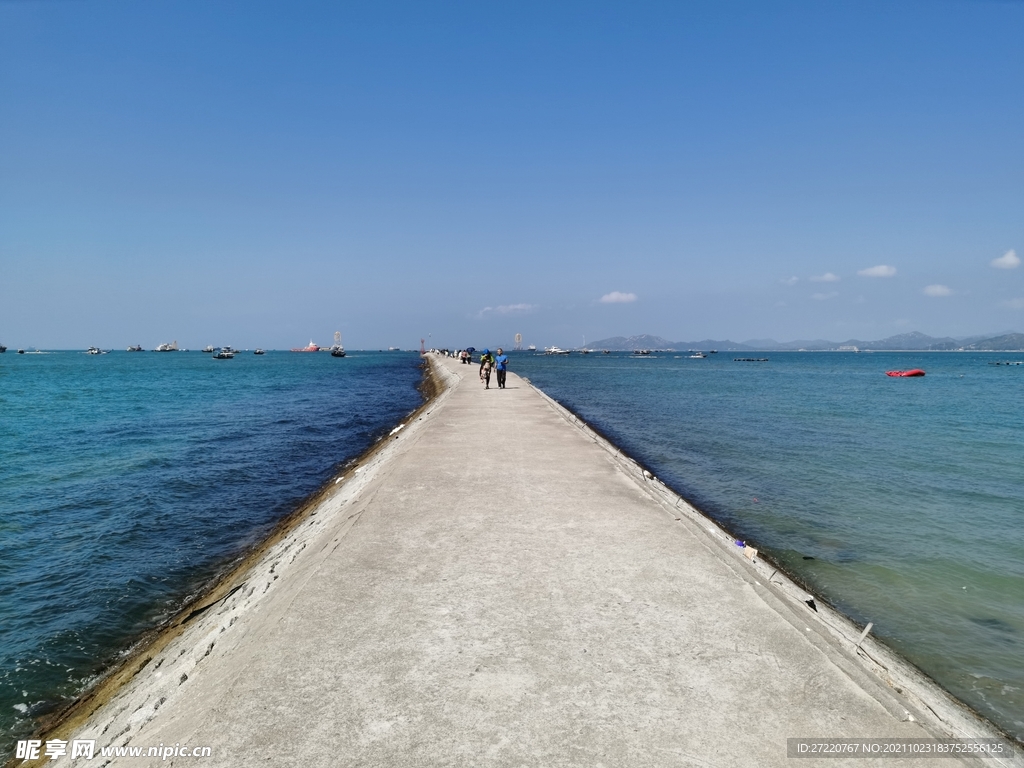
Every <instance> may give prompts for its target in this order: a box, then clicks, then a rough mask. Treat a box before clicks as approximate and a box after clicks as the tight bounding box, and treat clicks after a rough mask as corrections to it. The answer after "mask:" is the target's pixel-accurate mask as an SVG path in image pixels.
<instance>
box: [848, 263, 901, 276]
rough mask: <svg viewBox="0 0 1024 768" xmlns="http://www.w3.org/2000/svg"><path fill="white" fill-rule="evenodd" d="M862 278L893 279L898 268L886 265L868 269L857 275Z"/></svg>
mask: <svg viewBox="0 0 1024 768" xmlns="http://www.w3.org/2000/svg"><path fill="white" fill-rule="evenodd" d="M857 274H858V275H860V276H861V277H892V276H893V275H895V274H896V267H890V266H888V265H886V264H879V265H878V266H877V267H868V268H867V269H862V270H860V272H858V273H857Z"/></svg>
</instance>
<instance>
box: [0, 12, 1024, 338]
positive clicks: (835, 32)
mask: <svg viewBox="0 0 1024 768" xmlns="http://www.w3.org/2000/svg"><path fill="white" fill-rule="evenodd" d="M1022 40H1024V3H1017V2H942V1H941V0H938V1H936V0H930V1H929V2H898V1H893V2H871V1H870V0H867V1H864V0H858V1H857V2H769V3H765V2H728V1H725V2H707V3H700V2H686V3H683V2H680V3H643V2H617V3H601V2H594V1H592V0H591V1H588V2H579V3H572V2H563V3H557V2H556V3H552V2H544V3H529V2H505V3H499V2H473V3H469V2H467V3H387V2H373V3H370V2H366V3H301V4H296V3H284V2H280V3H261V2H238V3H229V2H160V1H155V2H153V1H147V2H138V1H136V2H109V1H104V2H88V1H86V0H77V1H72V2H56V1H52V0H51V1H47V2H25V1H17V2H9V1H5V0H0V105H2V107H0V342H2V343H5V344H8V345H13V346H38V347H41V348H47V347H50V348H76V347H84V346H88V345H90V344H97V345H99V346H104V347H124V346H127V345H128V344H134V343H141V344H143V345H144V346H146V347H152V346H155V345H156V344H157V343H159V342H161V341H170V340H172V339H177V340H179V342H180V343H181V344H183V345H185V346H191V347H198V346H202V345H204V344H207V343H210V344H215V345H217V344H227V343H230V344H233V345H235V346H248V347H252V346H264V347H273V348H282V347H290V346H297V345H302V344H305V343H306V342H307V341H309V339H310V337H312V338H313V339H314V340H316V341H318V342H320V343H328V342H329V341H330V337H331V334H332V333H333V331H335V330H341V331H342V332H343V334H344V340H345V344H346V346H349V347H352V348H378V347H386V346H391V345H395V346H402V347H412V346H415V345H418V341H419V338H420V337H427V336H428V334H429V338H430V340H431V341H432V342H434V343H435V344H436V345H447V346H453V347H454V346H460V345H465V344H474V345H475V346H482V345H492V346H493V345H495V344H497V343H505V344H506V345H508V344H509V343H510V341H511V339H512V337H513V335H514V334H515V333H516V332H521V333H522V334H523V336H524V339H525V342H526V343H534V344H537V345H538V346H543V345H548V344H559V345H563V346H578V345H579V344H580V343H581V341H582V337H583V336H584V335H585V336H586V337H587V339H589V340H596V339H599V338H602V337H606V336H612V335H620V334H621V335H631V334H636V333H652V334H657V335H661V336H664V337H666V338H669V339H672V340H697V339H702V338H707V337H712V338H718V339H724V338H727V337H728V338H732V339H734V340H737V341H741V340H744V339H749V338H764V337H774V338H776V339H779V340H790V339H795V338H816V337H824V338H829V339H833V340H840V341H841V340H845V339H847V338H851V337H857V338H862V339H877V338H882V337H885V336H889V335H892V334H894V333H901V332H905V331H909V330H920V331H923V332H925V333H928V334H931V335H955V336H959V335H968V334H980V333H988V332H993V333H994V332H1000V331H1006V330H1011V329H1014V330H1024V267H1021V266H1019V260H1020V258H1021V257H1024V140H1022V137H1024V45H1022V44H1021V41H1022ZM1008 254H1009V255H1008ZM993 262H995V265H993ZM877 267H889V268H890V269H888V270H884V269H879V270H876V271H875V273H871V272H865V271H866V270H871V269H872V268H877ZM603 298H604V300H603V301H602V299H603ZM616 299H617V300H616Z"/></svg>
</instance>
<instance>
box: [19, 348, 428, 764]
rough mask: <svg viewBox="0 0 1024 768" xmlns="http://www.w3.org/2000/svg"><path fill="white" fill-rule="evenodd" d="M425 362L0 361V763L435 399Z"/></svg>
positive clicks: (149, 357) (280, 355)
mask: <svg viewBox="0 0 1024 768" xmlns="http://www.w3.org/2000/svg"><path fill="white" fill-rule="evenodd" d="M420 376H421V372H420V360H419V356H418V355H416V354H410V353H402V352H393V353H361V352H355V353H350V354H349V356H348V357H346V358H344V359H336V358H332V357H330V356H329V355H327V354H325V353H321V354H291V353H287V352H269V353H267V354H266V355H265V356H261V357H257V356H254V355H253V354H251V353H243V354H239V355H238V356H237V357H236V358H235V359H234V360H213V359H211V357H210V355H204V354H201V353H199V352H177V353H166V354H158V353H154V352H141V353H128V352H113V353H111V354H108V355H99V356H90V355H86V354H84V353H81V352H55V353H51V354H40V355H18V354H12V352H11V351H8V352H7V353H6V354H3V355H0V762H2V761H3V760H5V759H6V757H7V755H8V750H9V748H10V746H11V739H12V738H13V737H14V736H16V735H18V734H23V733H25V732H26V730H28V729H30V728H31V725H32V717H33V716H35V715H39V714H41V713H44V712H46V711H47V710H49V709H51V708H52V707H53V706H55V705H56V704H57V703H58V702H59V701H60V700H61V699H62V698H64V697H68V696H73V695H75V694H76V693H77V692H79V691H80V690H81V689H82V688H83V687H84V686H85V685H87V684H88V683H89V682H90V681H91V680H93V679H94V678H95V676H96V674H97V673H98V672H99V671H101V670H102V669H103V668H104V667H105V666H106V665H107V664H109V663H110V662H111V661H113V660H116V658H117V656H118V654H119V653H120V652H123V650H124V649H125V648H126V647H127V645H128V644H129V643H130V642H131V640H132V639H133V638H134V637H136V636H137V635H138V634H139V633H140V632H141V631H143V630H145V629H147V628H150V627H152V626H154V625H155V624H157V623H158V622H159V621H160V620H161V619H163V618H166V617H167V616H169V615H170V614H172V613H173V612H174V611H175V610H176V608H178V607H179V606H180V605H181V603H182V601H183V600H184V599H185V598H186V597H187V596H188V595H189V594H192V593H194V592H195V590H197V589H199V588H200V587H201V586H202V585H204V584H205V583H207V582H208V581H209V580H210V579H211V578H212V577H213V576H215V575H216V574H217V573H218V571H219V570H221V569H223V568H224V567H225V565H226V564H227V563H229V562H230V561H231V560H232V559H233V558H235V557H237V556H238V555H239V554H240V553H242V552H243V551H244V550H245V549H246V547H247V546H249V545H251V544H253V543H255V542H257V541H259V540H260V539H261V538H262V537H263V536H264V535H265V534H266V533H267V532H268V531H269V529H270V528H272V527H273V525H274V523H275V522H276V521H277V520H279V519H281V518H282V517H283V516H284V515H287V514H288V513H289V512H291V511H292V510H294V509H295V508H296V506H297V504H298V503H299V502H300V501H301V500H302V499H303V498H304V497H306V496H307V495H308V494H310V493H311V492H313V491H315V490H316V489H317V488H318V487H319V486H320V485H321V483H323V482H324V481H325V480H327V479H328V478H329V477H330V475H331V473H332V470H334V469H335V468H336V467H337V466H338V464H339V463H341V462H344V461H345V460H347V459H350V458H352V457H355V456H357V455H358V454H360V453H362V452H363V450H365V449H366V448H368V447H369V446H370V445H371V444H372V443H373V442H374V441H375V440H376V438H378V437H380V436H381V435H382V434H386V433H387V431H388V430H389V429H390V428H391V427H392V426H393V425H394V424H395V423H397V422H398V421H400V420H401V419H402V418H403V417H404V416H405V415H406V414H408V413H409V412H410V411H412V410H414V409H415V408H417V407H418V406H419V404H420V403H421V402H422V398H421V397H420V394H419V392H418V391H417V390H416V385H417V384H418V383H419V381H420Z"/></svg>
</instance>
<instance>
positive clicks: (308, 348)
mask: <svg viewBox="0 0 1024 768" xmlns="http://www.w3.org/2000/svg"><path fill="white" fill-rule="evenodd" d="M319 351H320V347H318V346H317V345H316V344H314V343H313V340H312V339H310V340H309V344H307V345H306V346H305V347H292V352H319Z"/></svg>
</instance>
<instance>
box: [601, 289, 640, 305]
mask: <svg viewBox="0 0 1024 768" xmlns="http://www.w3.org/2000/svg"><path fill="white" fill-rule="evenodd" d="M600 301H601V303H602V304H628V303H629V302H631V301H636V294H635V293H622V292H621V291H612V292H611V293H606V294H605V295H604V296H602V297H601V299H600Z"/></svg>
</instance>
